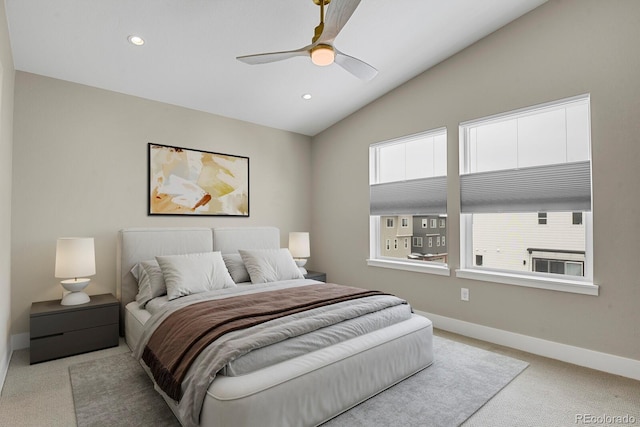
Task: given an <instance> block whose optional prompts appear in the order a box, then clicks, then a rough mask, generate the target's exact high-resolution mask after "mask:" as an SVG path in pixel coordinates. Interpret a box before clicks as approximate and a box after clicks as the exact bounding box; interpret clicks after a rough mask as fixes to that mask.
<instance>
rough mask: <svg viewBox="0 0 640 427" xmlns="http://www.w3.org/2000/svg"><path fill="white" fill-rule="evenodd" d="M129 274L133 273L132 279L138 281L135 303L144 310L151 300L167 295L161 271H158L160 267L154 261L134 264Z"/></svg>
mask: <svg viewBox="0 0 640 427" xmlns="http://www.w3.org/2000/svg"><path fill="white" fill-rule="evenodd" d="M134 271H135V273H134ZM131 273H134V274H133V275H134V277H136V279H137V280H138V295H136V301H137V302H138V304H139V305H140V307H142V308H144V307H145V306H146V305H147V303H148V302H149V301H150V300H152V299H153V298H156V297H159V296H162V295H164V294H166V293H167V287H166V285H165V283H164V276H163V275H162V270H160V266H159V265H158V262H157V261H156V260H155V259H154V260H150V261H142V262H140V263H138V264H136V266H135V267H133V269H132V270H131Z"/></svg>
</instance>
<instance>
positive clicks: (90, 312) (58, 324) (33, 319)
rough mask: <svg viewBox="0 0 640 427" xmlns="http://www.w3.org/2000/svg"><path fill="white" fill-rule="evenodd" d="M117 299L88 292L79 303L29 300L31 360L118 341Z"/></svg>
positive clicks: (33, 361)
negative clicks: (61, 303) (89, 298)
mask: <svg viewBox="0 0 640 427" xmlns="http://www.w3.org/2000/svg"><path fill="white" fill-rule="evenodd" d="M119 310H120V305H119V303H118V300H117V299H116V298H115V297H114V296H113V295H111V294H103V295H92V296H91V301H89V302H88V303H86V304H80V305H60V300H53V301H42V302H34V303H33V304H31V314H30V323H31V342H30V346H31V350H30V352H31V354H30V356H31V364H34V363H38V362H44V361H45V360H51V359H58V358H60V357H66V356H71V355H73V354H79V353H86V352H88V351H94V350H100V349H103V348H107V347H115V346H117V345H118V344H119V330H118V329H119V318H118V316H119Z"/></svg>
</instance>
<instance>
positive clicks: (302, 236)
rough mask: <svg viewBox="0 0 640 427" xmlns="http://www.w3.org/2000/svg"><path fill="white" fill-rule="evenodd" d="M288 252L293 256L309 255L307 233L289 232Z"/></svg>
mask: <svg viewBox="0 0 640 427" xmlns="http://www.w3.org/2000/svg"><path fill="white" fill-rule="evenodd" d="M289 252H291V255H292V256H293V257H294V258H308V257H309V256H311V248H310V247H309V233H307V232H302V231H292V232H291V233H289Z"/></svg>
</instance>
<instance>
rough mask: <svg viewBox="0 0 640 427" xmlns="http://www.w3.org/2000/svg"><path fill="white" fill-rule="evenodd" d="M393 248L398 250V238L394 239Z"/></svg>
mask: <svg viewBox="0 0 640 427" xmlns="http://www.w3.org/2000/svg"><path fill="white" fill-rule="evenodd" d="M393 249H395V250H398V239H393Z"/></svg>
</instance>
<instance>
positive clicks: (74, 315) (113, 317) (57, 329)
mask: <svg viewBox="0 0 640 427" xmlns="http://www.w3.org/2000/svg"><path fill="white" fill-rule="evenodd" d="M117 323H118V306H117V305H112V306H108V307H99V308H92V309H90V310H77V311H70V312H63V313H56V314H49V315H46V316H37V317H36V316H33V317H31V338H32V339H34V338H40V337H46V336H49V335H58V334H60V333H66V332H72V331H76V330H79V329H87V328H95V327H98V326H104V325H110V324H117Z"/></svg>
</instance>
